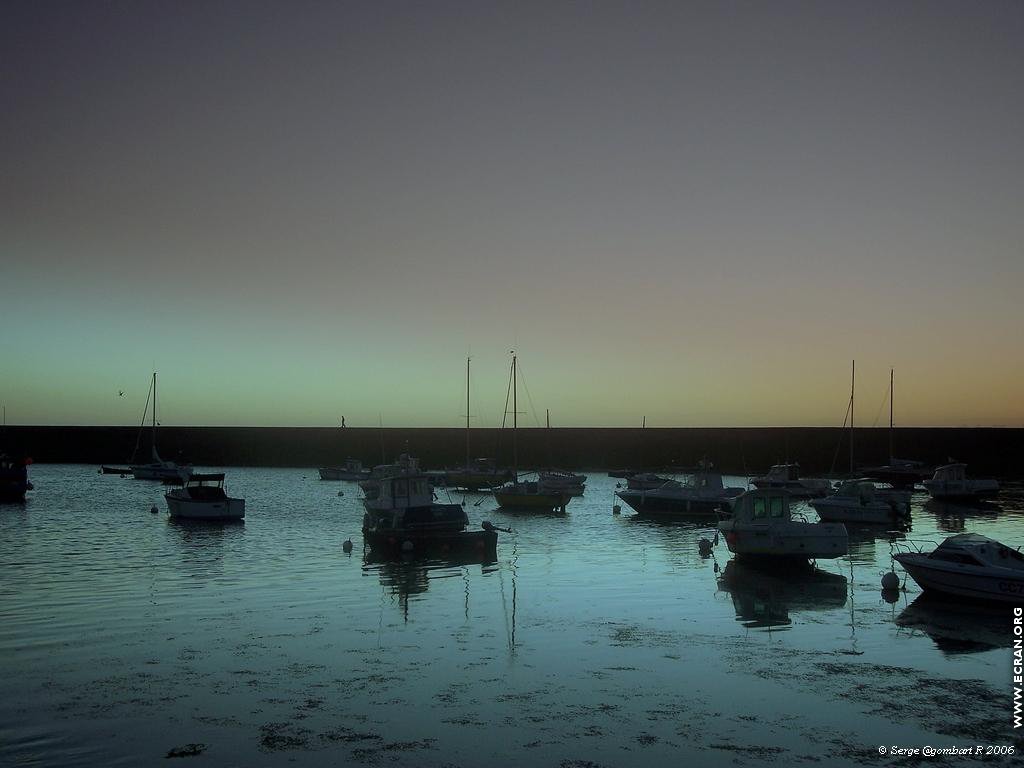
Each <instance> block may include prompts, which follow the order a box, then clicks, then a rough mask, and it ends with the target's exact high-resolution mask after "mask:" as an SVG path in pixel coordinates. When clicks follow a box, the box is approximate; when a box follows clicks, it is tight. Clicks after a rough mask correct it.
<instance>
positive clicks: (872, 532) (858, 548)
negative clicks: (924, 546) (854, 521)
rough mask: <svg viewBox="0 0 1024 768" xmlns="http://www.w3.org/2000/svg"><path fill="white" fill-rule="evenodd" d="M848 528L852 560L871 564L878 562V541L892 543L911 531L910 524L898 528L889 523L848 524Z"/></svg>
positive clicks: (850, 557) (904, 537)
mask: <svg viewBox="0 0 1024 768" xmlns="http://www.w3.org/2000/svg"><path fill="white" fill-rule="evenodd" d="M846 530H847V534H848V538H849V543H850V553H849V559H850V561H851V562H853V563H857V564H871V563H874V562H876V553H877V544H878V542H880V541H881V542H887V543H889V544H890V545H891V544H892V543H893V542H896V541H901V540H903V539H906V538H907V534H908V533H910V526H907V527H906V528H901V529H899V530H896V529H893V528H892V526H889V525H875V526H871V525H859V526H858V527H853V526H852V525H849V524H847V526H846Z"/></svg>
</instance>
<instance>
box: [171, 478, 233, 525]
mask: <svg viewBox="0 0 1024 768" xmlns="http://www.w3.org/2000/svg"><path fill="white" fill-rule="evenodd" d="M164 498H165V499H166V500H167V511H168V512H169V513H170V515H171V518H173V519H181V520H210V521H227V520H242V519H244V518H245V499H233V498H231V497H229V496H228V495H227V494H226V493H225V492H224V473H223V472H220V473H217V474H205V475H204V474H191V475H188V476H187V477H183V478H182V483H181V487H180V488H175V489H174V490H173V491H169V492H167V493H165V494H164Z"/></svg>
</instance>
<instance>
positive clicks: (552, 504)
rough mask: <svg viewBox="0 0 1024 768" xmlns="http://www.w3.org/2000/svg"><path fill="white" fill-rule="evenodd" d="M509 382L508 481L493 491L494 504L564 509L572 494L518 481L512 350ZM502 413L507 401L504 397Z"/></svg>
mask: <svg viewBox="0 0 1024 768" xmlns="http://www.w3.org/2000/svg"><path fill="white" fill-rule="evenodd" d="M509 385H510V387H511V389H512V482H510V483H508V484H506V485H503V486H502V487H501V488H498V489H497V490H496V491H494V498H495V500H496V501H497V502H498V506H500V507H504V508H506V509H519V510H527V511H531V512H565V507H566V505H567V504H568V503H569V500H570V499H571V498H572V496H570V495H569V494H568V493H566V492H564V491H558V490H548V489H545V488H544V487H543V486H542V485H540V484H539V483H537V482H520V481H519V455H518V452H517V446H516V430H517V428H518V413H517V411H518V408H517V405H518V402H517V389H518V387H517V381H516V353H515V352H513V353H512V372H511V374H510V380H509ZM505 408H506V413H507V412H508V411H507V409H508V401H507V400H506V401H505Z"/></svg>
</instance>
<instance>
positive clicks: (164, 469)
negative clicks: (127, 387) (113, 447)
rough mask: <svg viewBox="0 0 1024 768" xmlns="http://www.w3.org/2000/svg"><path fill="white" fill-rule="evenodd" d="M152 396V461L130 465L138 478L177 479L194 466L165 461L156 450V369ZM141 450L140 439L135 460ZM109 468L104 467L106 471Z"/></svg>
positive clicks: (151, 390) (133, 456)
mask: <svg viewBox="0 0 1024 768" xmlns="http://www.w3.org/2000/svg"><path fill="white" fill-rule="evenodd" d="M149 394H150V397H151V398H152V402H153V421H152V426H151V435H152V440H151V444H150V451H151V459H152V460H151V461H150V462H148V463H146V464H134V463H131V464H130V465H129V467H128V469H129V470H131V473H132V475H133V476H134V477H135V479H136V480H170V481H172V482H173V481H176V480H177V479H178V478H180V477H181V475H182V473H183V472H184V473H186V474H188V473H190V472H191V471H192V468H191V467H190V466H189V465H188V464H178V463H176V462H174V461H164V460H163V459H161V458H160V454H159V453H157V450H156V432H157V426H158V424H157V420H156V371H153V383H152V384H151V385H150V392H149ZM146 405H147V409H148V405H149V399H147V401H146ZM142 421H143V424H145V421H146V416H145V413H143V416H142ZM142 429H143V428H140V429H139V438H140V439H141V437H142ZM138 450H139V440H136V442H135V451H134V452H133V454H132V460H133V461H134V459H135V455H136V454H137V453H138ZM106 469H107V468H104V471H106Z"/></svg>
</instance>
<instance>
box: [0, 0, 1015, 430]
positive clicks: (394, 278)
mask: <svg viewBox="0 0 1024 768" xmlns="http://www.w3.org/2000/svg"><path fill="white" fill-rule="evenodd" d="M0 19H2V20H0V104H2V105H3V108H2V109H0V261H2V273H0V312H2V315H3V328H4V330H3V333H2V334H0V360H2V361H3V362H2V365H0V402H2V403H3V405H4V407H5V408H6V418H7V423H9V424H98V425H104V424H135V423H138V421H139V420H140V418H141V416H142V412H143V407H144V404H145V400H146V391H147V388H148V385H149V380H150V376H151V372H152V371H153V370H157V371H159V381H160V420H161V422H162V423H164V424H176V425H200V424H202V425H252V426H331V425H336V424H337V423H338V420H339V419H340V418H341V416H344V417H345V418H346V423H347V424H348V425H349V426H375V425H377V423H378V421H379V420H383V422H384V423H385V424H386V425H392V426H459V425H461V424H464V423H465V421H464V416H463V415H464V413H465V394H466V385H465V359H466V356H467V355H468V354H472V357H473V363H472V373H473V376H472V386H471V393H472V396H473V397H472V404H471V408H470V410H471V414H472V415H473V423H474V424H475V425H480V426H495V425H497V424H500V422H501V415H502V411H503V408H504V399H505V393H506V386H507V377H508V366H509V352H510V350H513V349H514V350H516V352H517V354H518V355H519V361H520V364H521V370H522V372H523V374H524V377H525V386H526V387H528V388H529V394H530V396H529V399H528V402H527V404H526V406H523V404H522V403H521V404H520V405H521V407H520V410H521V411H524V416H523V417H522V418H523V419H524V420H525V421H526V423H527V424H535V423H537V421H540V422H543V420H544V411H545V409H550V412H551V423H552V425H553V426H637V425H639V424H640V423H641V421H642V419H644V418H646V421H647V424H648V426H665V427H667V426H680V427H682V426H761V425H796V426H802V425H822V426H836V425H839V424H841V423H842V421H843V415H844V412H845V409H846V403H847V400H848V398H849V388H850V361H851V360H853V359H856V360H857V406H856V407H857V413H858V424H863V425H865V426H870V425H871V424H872V423H883V422H884V423H887V419H888V411H887V404H886V393H887V387H888V383H889V371H890V369H895V377H896V400H895V418H896V422H897V424H902V425H921V426H923V425H953V426H957V425H1011V426H1021V425H1024V397H1022V396H1021V392H1022V383H1024V354H1022V349H1024V346H1022V344H1021V339H1020V336H1021V334H1022V332H1024V310H1022V304H1021V293H1022V290H1024V138H1022V137H1024V46H1021V44H1020V41H1021V40H1022V39H1024V3H1021V2H1015V1H1013V0H1010V1H1008V2H997V1H995V0H986V1H985V2H977V3H972V2H942V1H941V0H929V1H928V2H911V1H910V0H901V1H899V2H891V1H890V0H885V1H881V0H879V1H877V2H871V1H866V2H857V3H850V2H842V1H840V2H827V1H826V0H815V1H813V2H786V1H784V0H779V1H777V2H771V3H765V2H726V1H723V0H715V1H714V2H504V3H490V2H483V1H481V0H474V1H472V2H469V1H467V2H460V3H454V2H452V3H450V2H440V1H438V2H429V3H414V2H380V1H376V2H365V3H363V2H311V1H307V2H301V1H300V2H266V1H261V0H246V1H245V2H241V1H238V2H210V1H209V0H202V1H198V0H194V1H193V0H183V1H182V2H146V1H145V0H134V1H133V2H66V3H59V2H47V0H31V1H30V2H19V1H18V0H6V2H4V3H3V5H2V8H0ZM122 391H123V392H124V395H123V396H121V395H119V392H122ZM521 392H523V390H521ZM530 402H532V404H533V407H532V408H530ZM533 411H536V413H537V414H538V415H537V418H536V420H535V418H534V415H533ZM879 414H881V415H879Z"/></svg>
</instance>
